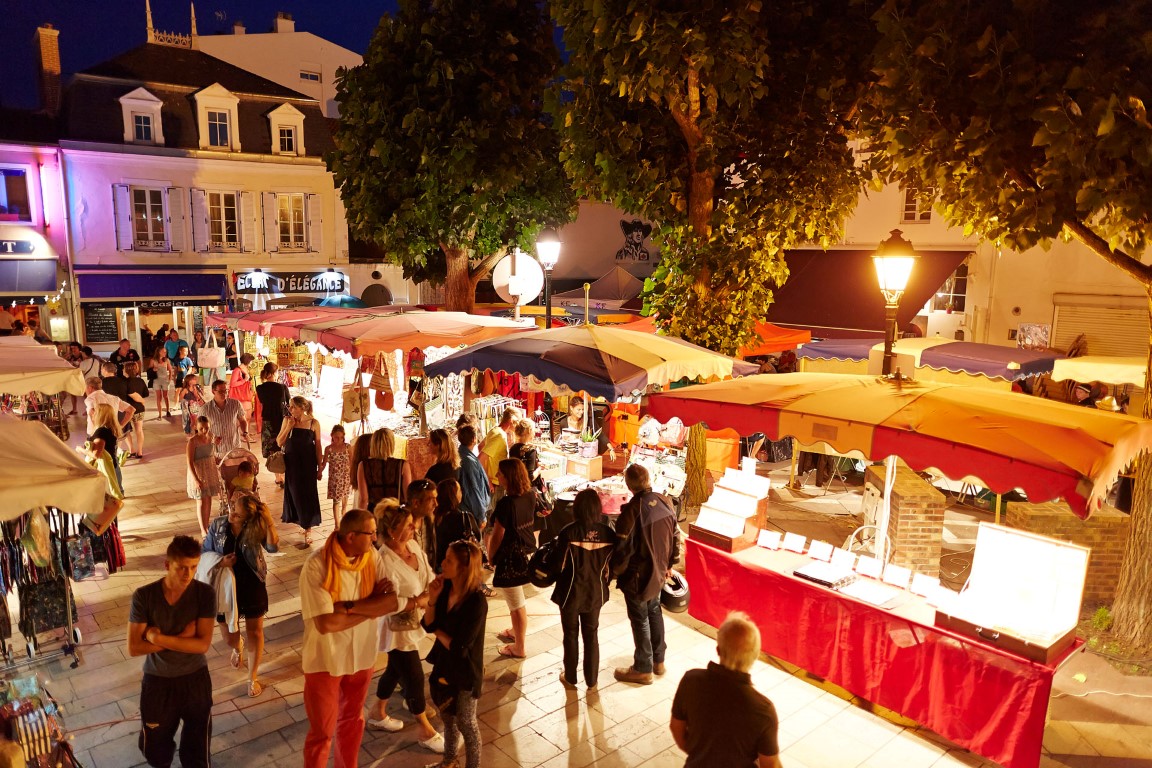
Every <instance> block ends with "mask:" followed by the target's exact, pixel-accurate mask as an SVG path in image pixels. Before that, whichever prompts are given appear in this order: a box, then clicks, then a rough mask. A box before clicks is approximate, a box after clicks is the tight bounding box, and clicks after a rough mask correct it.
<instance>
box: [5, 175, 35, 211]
mask: <svg viewBox="0 0 1152 768" xmlns="http://www.w3.org/2000/svg"><path fill="white" fill-rule="evenodd" d="M0 182H3V183H0V222H4V221H23V222H31V221H32V205H31V200H32V195H31V193H30V192H29V191H28V171H26V170H24V169H23V168H0Z"/></svg>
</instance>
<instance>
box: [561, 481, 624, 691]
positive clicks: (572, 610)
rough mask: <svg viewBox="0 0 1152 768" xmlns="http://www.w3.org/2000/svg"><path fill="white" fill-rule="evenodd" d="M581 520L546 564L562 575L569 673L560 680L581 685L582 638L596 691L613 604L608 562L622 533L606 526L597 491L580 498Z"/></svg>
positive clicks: (588, 679)
mask: <svg viewBox="0 0 1152 768" xmlns="http://www.w3.org/2000/svg"><path fill="white" fill-rule="evenodd" d="M572 507H573V513H574V514H575V517H576V522H574V523H572V524H570V525H567V526H565V527H564V529H563V530H562V531H560V534H559V535H558V536H557V537H556V545H555V548H554V549H553V550H552V557H551V558H550V559H549V561H548V562H546V563H545V566H547V567H549V568H551V569H554V570H553V571H552V572H553V573H555V572H556V571H559V572H560V575H559V576H558V577H557V578H556V588H555V589H553V590H552V602H554V603H556V605H558V606H560V626H561V627H563V629H564V671H562V672H561V673H560V682H562V683H563V684H564V685H565V687H568V688H571V687H573V686H575V685H576V666H577V663H578V662H579V661H580V639H581V637H583V639H584V683H585V684H586V685H587V686H588V687H589V688H595V687H596V673H597V671H598V670H599V669H600V641H599V638H598V637H597V630H598V629H599V627H600V609H601V608H603V607H604V603H606V602H608V576H609V570H608V560H609V558H611V557H612V551H613V550H614V549H615V547H616V532H615V531H613V530H612V529H611V528H609V527H608V526H607V525H605V524H604V515H603V509H602V507H601V504H600V496H599V494H597V493H596V491H594V490H592V489H591V488H586V489H584V490H583V491H580V493H578V494H576V501H575V502H574V503H573V505H572Z"/></svg>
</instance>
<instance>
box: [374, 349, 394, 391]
mask: <svg viewBox="0 0 1152 768" xmlns="http://www.w3.org/2000/svg"><path fill="white" fill-rule="evenodd" d="M384 360H385V359H384V353H383V352H377V353H376V367H375V368H373V369H372V378H371V379H369V380H368V388H369V389H374V390H376V391H377V392H391V391H392V379H391V378H390V377H389V376H388V364H387V363H386V362H385V361H384Z"/></svg>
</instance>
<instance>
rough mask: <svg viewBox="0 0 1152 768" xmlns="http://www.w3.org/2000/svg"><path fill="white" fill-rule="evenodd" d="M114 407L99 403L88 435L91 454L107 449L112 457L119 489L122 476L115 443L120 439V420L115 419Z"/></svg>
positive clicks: (95, 454)
mask: <svg viewBox="0 0 1152 768" xmlns="http://www.w3.org/2000/svg"><path fill="white" fill-rule="evenodd" d="M117 415H118V414H117V413H116V409H115V408H113V407H112V406H110V405H108V404H107V403H100V404H99V405H97V406H96V409H95V411H94V412H93V414H92V426H93V430H92V434H90V435H88V441H89V446H90V448H91V451H92V454H93V455H94V456H98V455H99V454H100V451H107V452H108V455H109V456H111V457H112V466H113V467H114V468H115V469H116V482H117V483H118V484H119V485H120V488H121V490H123V488H124V476H123V475H122V474H120V457H119V456H118V455H117V452H116V443H117V441H118V440H119V439H120V436H121V434H122V433H121V431H120V422H119V421H117V420H116V417H117Z"/></svg>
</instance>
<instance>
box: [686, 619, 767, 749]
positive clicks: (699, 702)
mask: <svg viewBox="0 0 1152 768" xmlns="http://www.w3.org/2000/svg"><path fill="white" fill-rule="evenodd" d="M716 652H717V653H718V654H719V656H720V663H719V664H717V663H715V662H709V663H708V668H707V669H690V670H688V671H687V672H686V673H684V677H683V678H682V679H681V680H680V685H679V687H678V688H677V689H676V696H675V697H674V698H673V699H672V722H671V729H672V738H673V739H675V740H676V746H678V747H680V749H682V750H684V751H685V752H687V753H688V760H687V762H685V763H684V768H721V767H723V768H753V767H755V768H780V765H781V763H780V757H779V754H780V749H779V746H778V744H777V742H776V728H777V725H778V724H779V721H778V719H777V717H776V708H775V707H773V706H772V702H771V701H769V700H768V699H767V698H765V697H764V696H763V695H762V694H760V693H758V692H757V691H756V689H755V688H753V687H752V676H751V675H750V674H749V672H750V671H751V669H752V665H753V664H754V663H755V661H756V659H757V658H758V657H759V655H760V630H759V629H757V627H756V625H755V624H753V623H752V621H751V619H749V618H748V617H747V616H746V615H745V614H743V613H739V612H737V611H733V612H732V613H730V614H728V618H727V619H725V620H724V623H723V624H721V625H720V629H719V631H718V632H717V633H716Z"/></svg>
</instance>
